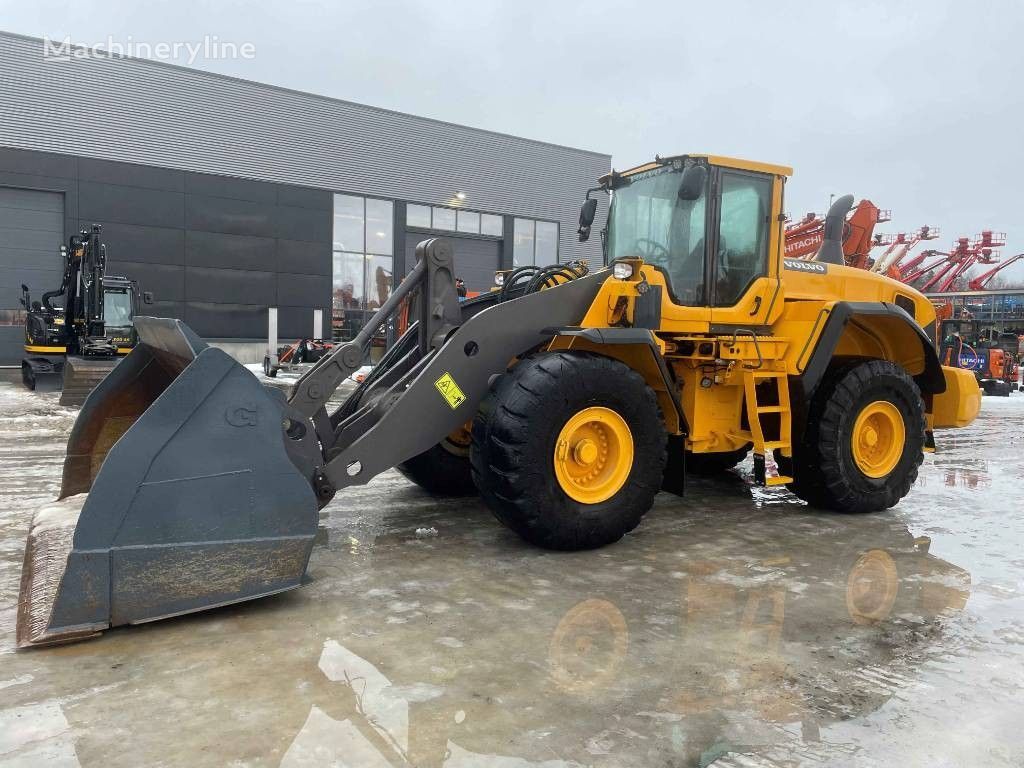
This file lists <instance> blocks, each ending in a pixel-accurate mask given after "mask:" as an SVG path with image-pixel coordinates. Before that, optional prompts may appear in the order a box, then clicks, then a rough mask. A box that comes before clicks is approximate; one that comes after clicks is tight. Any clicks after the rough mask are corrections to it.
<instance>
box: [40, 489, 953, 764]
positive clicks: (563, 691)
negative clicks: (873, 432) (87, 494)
mask: <svg viewBox="0 0 1024 768" xmlns="http://www.w3.org/2000/svg"><path fill="white" fill-rule="evenodd" d="M400 493H402V492H400ZM404 493H405V499H406V501H409V502H411V503H412V504H413V505H419V504H420V497H419V496H418V495H415V492H414V491H411V490H408V491H404ZM397 501H398V503H399V504H401V503H402V498H401V497H400V498H398V499H397ZM780 514H783V515H785V519H784V520H782V521H778V520H776V521H775V522H773V523H771V524H765V523H761V522H755V523H752V524H751V525H750V526H748V528H747V530H746V533H745V534H736V533H732V534H727V535H723V534H722V531H721V522H720V520H718V521H712V520H711V519H710V518H709V519H707V521H706V522H702V521H701V520H699V519H696V520H694V524H692V525H690V526H688V527H687V528H686V529H685V533H684V532H680V531H678V530H676V529H672V530H671V531H669V532H668V533H666V534H665V535H659V536H657V537H656V538H657V541H656V542H650V543H647V542H645V541H644V540H643V539H638V540H636V541H633V542H630V543H629V544H628V545H627V547H628V550H627V551H625V553H624V554H623V555H622V556H617V557H615V558H612V559H609V560H608V561H606V562H607V565H608V568H606V569H604V570H603V572H602V573H597V574H595V573H588V574H585V578H579V577H577V576H578V574H576V573H575V567H574V566H571V565H568V564H565V561H564V560H563V559H561V558H553V557H551V556H548V555H545V554H543V553H532V552H531V553H529V554H526V555H523V556H522V558H515V559H508V560H505V561H503V565H502V569H501V571H500V573H501V574H502V577H501V578H496V577H495V571H494V568H493V565H494V564H493V562H492V560H491V558H490V555H488V554H487V553H486V552H485V553H483V554H481V555H479V556H470V557H469V558H467V557H466V555H465V552H464V551H463V550H461V549H452V548H449V547H446V546H443V542H444V540H445V537H446V536H448V535H450V533H451V532H450V531H448V530H445V526H444V517H443V516H441V517H439V518H438V519H437V520H431V522H432V523H433V524H436V525H437V526H438V527H439V528H441V531H440V533H439V535H438V537H437V538H434V539H430V540H429V542H431V543H430V544H428V545H431V546H433V544H432V542H437V543H438V546H437V548H436V549H435V550H434V551H433V552H432V556H431V557H419V558H410V546H412V545H415V544H414V543H413V544H411V543H410V538H411V534H412V530H414V528H415V526H416V525H418V524H421V523H422V508H421V507H420V506H416V508H415V513H413V512H410V513H409V519H408V523H409V525H411V526H412V528H410V529H409V533H408V535H406V534H402V535H398V534H390V535H385V536H384V537H382V538H377V539H376V541H373V542H372V543H370V542H363V543H362V544H360V545H359V546H360V552H359V553H357V554H356V555H354V556H353V557H354V559H357V560H360V561H361V562H359V563H358V564H350V565H346V566H342V567H343V568H346V569H348V568H351V569H352V570H351V574H352V576H353V577H355V576H358V578H350V577H349V576H344V577H342V578H339V576H338V574H337V572H336V571H334V569H335V568H336V567H337V566H335V565H334V563H335V562H336V561H337V558H336V557H332V556H331V555H330V554H327V555H325V556H324V557H323V558H321V559H322V560H323V561H324V562H325V563H327V562H329V563H330V567H329V568H328V567H327V566H326V565H325V566H324V567H323V568H321V569H318V571H317V583H319V585H320V587H319V589H320V590H321V594H319V595H316V596H313V597H311V598H306V597H304V596H297V597H294V598H290V599H288V598H286V599H279V600H274V601H271V602H270V603H268V604H267V606H266V607H265V608H263V609H261V610H259V611H253V610H246V609H245V607H244V606H241V607H239V608H233V609H228V610H227V611H225V612H222V613H219V614H209V615H206V616H197V617H194V618H191V619H186V620H185V621H184V622H181V623H179V624H163V625H153V626H152V627H150V628H149V629H147V630H142V631H144V632H147V633H148V635H147V637H146V639H145V640H146V642H145V644H146V649H147V651H146V654H145V659H144V662H143V663H144V665H145V670H146V674H145V675H139V674H137V673H135V672H131V673H127V670H126V669H120V670H116V669H110V668H108V666H107V665H97V666H96V678H95V680H94V681H93V684H94V685H96V686H97V687H104V686H106V687H109V686H111V685H116V684H117V683H118V682H119V681H123V680H125V679H126V678H125V674H126V673H127V674H128V679H130V685H124V686H122V687H121V688H119V689H118V690H117V691H116V693H115V695H116V697H117V699H118V702H119V704H118V707H119V709H118V710H117V711H119V712H120V713H121V715H120V716H121V717H122V718H124V719H128V720H129V721H128V722H124V721H122V722H119V723H117V726H118V728H117V729H114V730H111V729H97V728H96V727H95V723H96V717H97V713H96V706H97V701H96V700H95V699H94V698H91V699H90V698H87V699H81V700H75V699H74V697H69V696H66V693H68V692H67V691H64V690H63V689H62V687H61V686H63V685H65V683H64V682H63V680H61V679H58V676H57V673H56V672H55V673H54V679H53V680H44V679H43V676H42V675H39V676H37V680H36V681H35V683H36V684H50V685H52V686H53V687H54V688H55V689H56V690H54V691H53V693H51V694H50V695H53V696H55V697H56V698H58V699H60V700H62V701H66V702H67V703H65V704H64V705H63V707H64V713H65V715H66V717H67V719H68V721H69V724H70V727H71V730H72V732H74V733H75V735H76V738H77V745H76V746H77V751H78V755H79V757H80V759H82V761H83V763H88V762H89V761H88V756H89V755H94V756H97V755H103V754H109V753H110V751H111V750H113V749H115V748H116V749H121V748H123V743H121V742H119V741H118V739H120V738H122V737H120V736H118V733H123V732H124V731H125V729H130V731H131V733H132V747H131V749H132V750H140V752H141V751H143V750H144V751H145V753H147V754H159V753H161V751H163V752H168V751H170V750H174V749H177V748H178V744H177V743H176V740H177V739H178V738H179V737H180V734H181V733H186V732H187V733H189V737H190V740H191V742H192V743H193V744H200V745H202V744H204V743H205V744H208V745H214V744H216V745H217V749H218V750H219V751H218V755H223V756H224V759H223V760H219V762H220V763H221V764H223V763H229V762H232V758H234V759H235V760H237V761H238V762H247V763H256V762H259V761H261V760H265V761H267V762H268V763H273V764H276V762H277V761H278V760H281V761H282V762H283V764H284V765H286V766H287V765H293V764H300V763H303V762H305V763H306V764H321V765H326V764H331V763H332V761H334V762H338V761H341V760H344V761H345V762H346V763H347V764H353V765H360V766H417V768H440V766H448V768H452V766H467V765H477V766H485V767H488V766H492V767H495V768H508V767H509V766H524V763H523V762H522V761H528V762H527V763H525V764H538V763H539V764H541V765H544V766H545V767H546V768H554V766H559V765H562V764H564V763H559V762H558V760H561V761H565V763H571V762H577V763H584V764H592V763H595V762H598V763H601V764H604V765H614V766H623V765H629V764H635V765H651V764H659V765H661V764H668V765H690V764H695V765H696V764H701V763H702V762H703V764H707V761H708V759H709V758H708V756H709V755H711V756H713V755H715V754H721V753H722V752H724V751H733V752H736V751H743V752H751V751H758V750H762V749H767V748H768V747H770V746H777V745H779V744H788V743H789V740H791V739H793V738H797V737H796V736H794V733H800V732H802V733H803V734H804V737H803V738H804V739H805V741H806V740H809V739H812V738H814V734H815V733H816V732H817V730H818V729H819V728H824V727H825V726H826V725H829V724H831V723H834V722H837V721H839V720H846V719H849V718H851V717H858V716H864V715H866V714H868V713H870V712H872V711H874V710H875V709H877V708H878V707H879V706H881V705H882V704H883V703H884V702H885V701H886V700H888V699H889V697H890V696H891V695H892V694H893V693H896V692H898V684H897V687H885V686H884V685H883V684H882V683H880V682H879V681H880V680H882V679H883V678H884V679H887V680H892V681H898V680H900V679H901V678H906V677H912V676H913V675H914V669H915V667H914V665H915V664H918V663H920V662H921V661H923V660H924V659H925V658H927V657H928V655H929V654H931V653H937V652H938V651H937V650H935V649H937V648H939V647H940V646H943V645H944V644H943V641H942V632H943V629H942V625H943V619H942V616H943V615H944V614H946V613H948V612H950V611H956V610H959V609H961V608H962V607H963V605H964V602H965V600H966V598H967V589H968V586H967V585H968V576H967V574H966V573H965V572H964V571H963V570H961V569H959V568H957V567H956V566H953V565H951V564H949V563H946V562H944V561H943V560H940V559H938V558H936V557H934V556H933V555H931V554H929V552H928V545H927V544H928V543H927V540H926V539H915V538H914V537H913V536H912V534H911V533H910V532H909V531H908V530H907V529H906V528H905V527H904V526H901V525H899V524H896V523H894V522H892V521H890V520H887V519H884V518H880V517H872V518H858V519H856V520H853V521H851V519H850V518H845V517H843V518H832V519H830V520H829V521H827V524H826V525H822V522H821V520H820V518H817V517H816V516H813V515H805V514H801V513H793V514H789V513H780ZM389 515H391V517H390V518H389V520H388V523H387V525H386V528H388V529H390V530H392V531H394V530H397V529H402V527H403V524H404V523H405V522H406V521H398V522H396V521H395V519H394V517H393V515H394V513H393V512H391V513H389ZM460 520H461V521H462V522H463V523H464V522H465V519H464V518H460ZM481 525H484V524H483V523H482V524H481ZM653 525H658V521H655V522H654V523H653ZM807 528H813V530H814V531H815V533H816V535H814V536H810V535H806V536H805V535H802V534H803V533H804V532H805V530H806V529H807ZM463 531H464V529H463ZM331 533H332V539H333V541H331V542H328V543H327V546H329V547H334V548H349V547H352V546H356V545H354V544H352V543H351V542H350V540H349V538H348V535H347V534H349V533H350V530H349V529H347V528H345V529H343V530H342V531H341V532H340V535H339V536H337V537H336V538H335V537H334V533H335V531H334V529H332V531H331ZM457 535H460V534H457ZM461 535H465V533H463V534H461ZM468 535H473V534H472V533H470V534H468ZM413 542H415V540H413ZM320 546H323V543H321V544H320ZM448 550H451V551H448ZM335 554H336V553H335ZM325 570H326V571H327V572H325ZM396 573H400V574H401V579H400V580H397V579H396ZM485 576H486V578H485ZM317 583H314V585H312V586H311V589H317V588H318V587H317V586H316V584H317ZM314 602H315V610H311V609H312V606H313V603H314ZM398 602H401V603H402V604H403V605H402V606H401V607H396V603H398ZM439 602H443V603H444V604H445V605H447V606H449V609H448V616H449V620H448V621H447V622H443V621H440V620H439V617H442V616H444V615H445V613H443V612H442V613H429V612H426V611H425V610H424V612H422V613H419V614H418V615H417V611H416V610H414V608H413V606H415V605H416V603H420V604H421V607H422V608H423V609H426V608H427V606H430V605H432V604H434V603H439ZM310 617H312V620H308V619H309V618H310ZM396 617H397V618H401V619H403V622H402V623H396V622H395V621H394V619H395V618H396ZM905 617H914V618H913V619H912V620H910V621H905V620H904V618H905ZM225 623H228V624H230V625H232V626H231V628H232V629H234V630H238V635H239V636H240V637H244V638H246V641H245V642H244V643H239V644H238V647H239V648H240V649H241V648H254V649H259V651H258V652H257V653H253V654H251V655H249V656H246V657H245V658H239V659H238V660H237V661H235V662H234V663H232V664H224V663H223V661H224V657H223V656H221V655H217V654H212V653H210V651H209V650H208V647H209V645H210V643H211V640H212V639H213V638H219V637H222V635H221V634H219V633H220V632H223V627H221V629H217V627H218V625H223V624H225ZM908 625H912V627H913V631H906V628H907V626H908ZM905 631H906V634H905V635H904V634H903V633H904V632H905ZM211 633H218V634H211ZM837 635H841V636H842V637H843V638H844V642H843V650H842V652H841V653H836V654H835V658H832V657H829V655H828V654H829V653H830V652H832V651H834V650H835V641H834V638H835V637H836V636H837ZM815 638H820V646H816V645H815ZM111 641H112V642H111V643H110V645H109V646H108V647H109V648H110V649H111V650H113V651H114V652H115V653H118V654H121V653H125V650H126V649H127V647H128V638H127V637H121V636H120V635H115V636H112V637H111ZM230 642H232V643H235V642H238V641H235V640H232V641H230ZM250 643H251V644H250ZM808 649H810V650H808ZM814 651H817V653H815V652H814ZM58 653H68V654H74V653H75V649H73V648H68V649H65V650H64V651H59V652H58ZM22 658H24V657H22ZM183 665H187V666H183ZM55 669H56V668H55ZM197 678H201V679H202V680H203V683H202V686H203V687H202V690H204V691H210V692H212V693H211V695H210V697H209V700H208V701H205V702H204V703H203V705H202V706H199V707H197V706H195V700H194V697H195V693H196V690H197V689H196V679H197ZM851 687H853V688H855V689H856V691H855V694H856V695H849V692H850V689H851ZM169 717H173V720H174V722H175V724H176V726H177V727H176V728H168V727H167V725H166V723H167V719H166V718H169ZM793 724H796V725H797V727H796V728H793V727H792V725H793ZM605 730H607V733H605ZM595 739H596V740H598V741H599V742H600V744H599V745H598V747H599V748H600V750H604V752H605V754H604V756H603V757H601V756H596V755H595V754H594V753H592V752H588V751H587V745H588V744H592V743H593V742H594V740H595ZM204 740H205V741H204ZM232 745H238V746H237V749H238V753H237V754H234V755H233V754H231V753H230V751H228V752H227V753H226V754H225V750H230V749H231V748H232ZM805 748H807V747H801V749H805ZM513 755H514V756H515V758H513V757H502V756H513ZM516 760H518V761H519V762H515V761H516Z"/></svg>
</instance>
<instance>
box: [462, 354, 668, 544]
mask: <svg viewBox="0 0 1024 768" xmlns="http://www.w3.org/2000/svg"><path fill="white" fill-rule="evenodd" d="M666 442H667V437H666V433H665V426H664V423H663V421H662V418H661V414H660V412H659V410H658V404H657V400H656V399H655V395H654V392H653V391H652V390H651V388H650V387H648V386H647V384H646V382H645V381H644V379H643V377H642V376H640V374H638V373H637V372H636V371H634V370H632V369H631V368H629V367H628V366H626V365H624V364H623V363H621V362H619V361H617V360H613V359H611V358H608V357H603V356H601V355H595V354H590V353H582V352H552V353H546V354H539V355H535V356H532V357H528V358H526V359H524V360H522V361H520V362H519V363H518V364H517V365H516V366H515V368H513V369H512V371H511V372H509V373H507V374H505V375H503V376H501V377H500V378H499V379H498V380H497V382H496V383H495V384H494V386H493V387H492V389H491V392H490V393H489V394H488V396H487V397H486V398H485V399H484V401H483V402H482V403H481V405H480V410H479V412H478V414H477V418H476V419H475V420H474V422H473V442H472V446H471V447H470V463H471V466H472V470H473V480H474V481H475V482H476V485H477V488H478V489H479V490H480V494H481V496H482V497H483V499H484V502H485V503H486V504H487V506H488V507H490V509H491V510H492V511H493V512H494V514H495V516H496V517H497V518H498V519H499V520H500V521H501V522H502V523H504V524H505V525H506V526H508V527H509V528H511V529H512V530H514V531H515V532H516V533H518V534H519V535H520V536H521V537H522V538H524V539H525V540H526V541H529V542H530V543H532V544H536V545H538V546H541V547H546V548H548V549H559V550H580V549H593V548H595V547H601V546H604V545H606V544H611V543H613V542H615V541H618V540H619V539H621V538H622V537H623V536H624V535H626V534H627V533H628V532H629V531H631V530H633V529H634V528H635V527H636V526H637V525H638V524H639V523H640V519H641V517H643V515H644V513H645V512H647V510H648V509H650V507H651V505H652V504H653V503H654V496H655V494H657V492H658V490H659V489H660V487H661V483H662V476H663V473H664V468H665V461H666V456H667V455H666Z"/></svg>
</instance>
